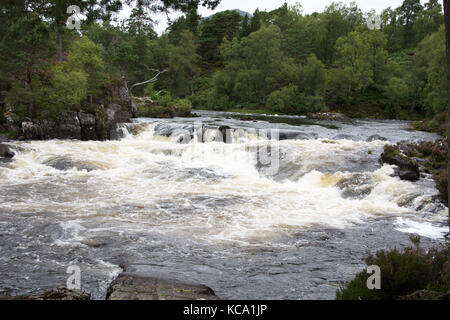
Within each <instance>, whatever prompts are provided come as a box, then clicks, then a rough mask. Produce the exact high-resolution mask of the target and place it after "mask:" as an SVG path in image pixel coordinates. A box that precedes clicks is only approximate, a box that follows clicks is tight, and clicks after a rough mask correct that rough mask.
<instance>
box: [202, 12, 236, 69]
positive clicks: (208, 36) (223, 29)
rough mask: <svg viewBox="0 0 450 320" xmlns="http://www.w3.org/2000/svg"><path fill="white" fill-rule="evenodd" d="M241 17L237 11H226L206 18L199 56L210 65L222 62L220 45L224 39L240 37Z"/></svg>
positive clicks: (203, 24)
mask: <svg viewBox="0 0 450 320" xmlns="http://www.w3.org/2000/svg"><path fill="white" fill-rule="evenodd" d="M240 22H241V16H240V15H239V13H238V12H236V11H224V12H219V13H216V14H214V15H213V16H211V17H208V18H206V19H205V20H204V21H203V23H202V24H201V25H200V36H199V39H198V42H199V44H200V47H199V50H198V52H199V54H200V55H201V57H202V58H203V60H205V61H207V62H210V63H217V62H219V61H220V45H221V44H222V41H223V39H224V38H225V39H227V40H231V39H233V38H234V37H237V36H238V35H239V26H240Z"/></svg>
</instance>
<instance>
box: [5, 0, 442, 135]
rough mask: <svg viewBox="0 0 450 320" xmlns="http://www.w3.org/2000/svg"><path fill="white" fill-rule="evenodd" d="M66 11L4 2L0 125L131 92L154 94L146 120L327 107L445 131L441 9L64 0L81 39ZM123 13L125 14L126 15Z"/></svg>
mask: <svg viewBox="0 0 450 320" xmlns="http://www.w3.org/2000/svg"><path fill="white" fill-rule="evenodd" d="M66 2H67V1H63V0H58V1H32V0H22V1H5V2H2V4H1V7H0V8H1V10H0V15H1V16H2V19H1V22H0V24H1V25H2V28H1V29H0V30H1V31H0V56H1V59H0V61H1V63H0V71H1V72H0V75H1V76H0V92H1V94H0V101H1V104H0V105H1V108H2V110H0V111H2V112H0V114H1V119H0V121H1V122H2V123H3V124H4V123H5V122H7V116H8V114H6V116H5V113H8V112H10V113H14V115H15V116H17V117H18V120H17V121H18V122H20V120H23V119H26V118H40V119H47V118H50V119H56V118H57V117H58V114H60V113H61V112H65V111H73V110H75V111H77V110H83V111H87V112H92V113H94V111H90V110H94V109H95V108H92V106H93V105H100V104H107V103H110V102H114V100H115V99H117V94H116V92H117V90H116V88H117V86H118V85H123V86H124V87H125V88H126V90H127V91H129V93H130V94H131V95H132V96H134V97H135V98H144V97H145V98H147V100H146V101H147V102H148V103H147V104H146V105H144V103H143V102H142V101H143V100H140V106H139V111H141V113H142V115H148V116H174V115H188V114H189V112H188V111H189V110H190V108H191V106H192V107H193V108H198V109H214V110H233V111H240V110H245V111H249V110H250V111H251V110H253V109H255V110H259V112H267V113H279V114H301V115H303V114H307V113H314V112H325V111H332V112H341V113H344V114H347V115H349V116H352V117H373V118H392V119H410V120H421V119H423V118H429V119H432V120H428V121H426V122H424V123H417V124H416V126H417V128H420V129H425V130H429V131H436V132H439V133H441V134H445V126H444V125H443V123H444V120H445V119H444V117H445V116H444V113H443V112H444V111H445V108H446V102H447V95H446V93H447V92H446V88H447V78H446V76H445V75H446V68H445V66H446V64H445V41H444V27H443V14H442V7H441V4H440V3H439V1H437V0H430V1H428V2H426V3H425V4H424V5H422V4H421V3H420V1H419V0H405V1H404V2H403V4H402V5H401V6H400V7H398V8H387V9H385V10H384V11H383V12H381V15H380V17H379V18H374V17H375V15H374V12H369V13H364V12H362V11H361V9H360V8H358V7H357V6H356V4H354V3H351V4H349V5H346V4H343V3H338V2H335V3H331V4H330V5H328V6H327V7H326V8H325V9H324V11H323V12H321V13H317V12H316V13H313V14H305V13H303V11H302V8H301V6H300V5H296V6H288V5H287V4H285V5H283V6H281V7H280V8H278V9H276V10H273V11H259V10H256V11H255V12H254V13H253V14H246V13H242V12H238V11H225V12H219V13H216V14H214V15H212V16H210V17H201V16H200V15H199V14H198V12H197V7H198V5H205V6H209V7H212V8H213V7H215V6H216V5H217V4H218V2H219V1H212V0H209V1H179V0H176V1H164V2H160V1H91V2H90V3H91V4H86V3H85V2H81V1H78V2H79V3H78V2H77V1H75V3H74V1H71V2H70V1H69V2H70V4H76V5H79V7H80V10H81V14H83V15H84V16H85V19H84V20H83V21H82V22H81V29H80V32H77V31H76V30H69V29H68V28H66V26H65V23H66V21H67V19H68V18H69V17H70V14H67V13H66V10H67V7H68V5H69V2H67V3H66ZM125 4H131V5H132V10H131V14H130V15H129V17H128V18H125V19H122V20H119V18H118V15H117V13H118V12H119V11H120V9H121V8H123V5H125ZM158 5H159V6H158ZM168 10H180V11H182V12H184V15H183V16H181V17H180V18H178V19H176V20H173V21H171V22H170V25H169V27H168V28H167V30H166V31H165V32H164V33H163V34H162V35H158V34H156V32H155V31H154V21H153V20H152V15H153V14H154V13H155V12H161V11H162V12H167V11H168ZM187 100H189V102H188V101H187ZM178 109H180V111H179V112H177V110H178ZM2 130H3V131H7V130H8V128H7V127H6V126H3V127H2Z"/></svg>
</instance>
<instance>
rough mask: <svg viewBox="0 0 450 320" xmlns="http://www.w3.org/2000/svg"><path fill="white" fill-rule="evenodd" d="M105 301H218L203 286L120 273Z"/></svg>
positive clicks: (211, 292) (209, 290)
mask: <svg viewBox="0 0 450 320" xmlns="http://www.w3.org/2000/svg"><path fill="white" fill-rule="evenodd" d="M106 299H107V300H218V299H219V298H218V297H217V296H216V295H215V294H214V291H212V290H211V289H210V288H208V287H206V286H204V285H197V284H186V283H181V282H178V281H174V280H165V279H158V278H150V277H143V276H138V275H133V274H127V273H122V274H121V275H120V276H119V277H118V278H117V279H116V280H114V281H113V282H112V283H111V285H110V286H109V288H108V292H107V295H106Z"/></svg>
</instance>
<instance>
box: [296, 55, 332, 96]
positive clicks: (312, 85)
mask: <svg viewBox="0 0 450 320" xmlns="http://www.w3.org/2000/svg"><path fill="white" fill-rule="evenodd" d="M300 78H301V84H300V88H301V89H302V91H303V92H304V93H305V94H307V95H311V96H316V95H323V93H324V92H325V89H326V85H327V72H326V70H325V65H324V64H323V63H322V62H321V61H320V60H319V59H317V57H316V56H315V55H314V54H311V55H310V56H309V57H308V59H307V60H306V64H305V66H304V67H303V68H302V70H301V76H300Z"/></svg>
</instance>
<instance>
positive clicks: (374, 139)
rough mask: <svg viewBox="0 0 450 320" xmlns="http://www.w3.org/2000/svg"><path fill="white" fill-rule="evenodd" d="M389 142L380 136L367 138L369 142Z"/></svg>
mask: <svg viewBox="0 0 450 320" xmlns="http://www.w3.org/2000/svg"><path fill="white" fill-rule="evenodd" d="M377 140H379V141H387V139H386V138H385V137H382V136H379V135H377V134H375V135H373V136H370V137H369V138H367V140H366V141H367V142H372V141H377Z"/></svg>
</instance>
